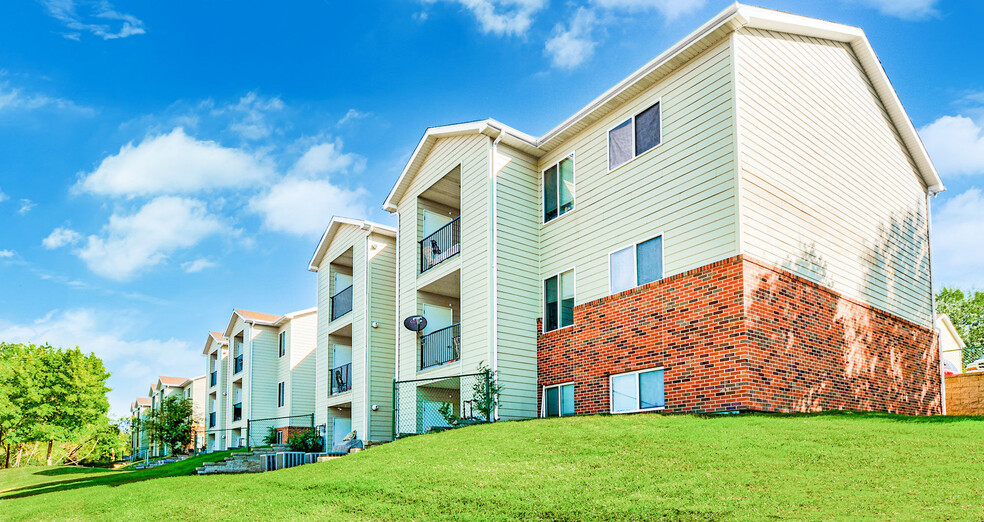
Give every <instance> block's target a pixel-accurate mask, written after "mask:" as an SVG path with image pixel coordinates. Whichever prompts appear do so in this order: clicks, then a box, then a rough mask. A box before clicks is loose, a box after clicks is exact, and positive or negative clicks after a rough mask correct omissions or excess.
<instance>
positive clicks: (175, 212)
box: [0, 0, 984, 415]
mask: <svg viewBox="0 0 984 522" xmlns="http://www.w3.org/2000/svg"><path fill="white" fill-rule="evenodd" d="M727 5H728V2H724V1H715V0H648V1H646V0H581V1H567V2H561V1H556V0H555V1H548V0H511V1H510V0H427V1H412V0H403V1H391V2H388V1H376V2H329V1H321V2H315V1H307V2H277V3H270V2H260V1H237V2H232V1H214V2H181V1H168V2H163V1H150V2H148V1H142V2H132V1H131V2H125V1H122V0H114V1H112V2H110V1H105V0H38V1H34V2H32V1H25V2H4V3H3V4H2V5H0V223H2V225H0V339H3V340H6V341H29V342H44V341H49V342H51V343H53V344H56V345H61V346H75V345H80V346H81V347H82V348H83V349H85V350H87V351H94V352H96V353H97V354H99V355H100V356H101V357H102V358H103V359H104V361H105V362H106V364H107V366H108V367H109V369H110V371H111V372H112V373H113V377H112V378H111V379H110V386H111V387H112V388H113V389H114V391H113V392H112V394H111V397H110V398H111V403H112V410H113V411H112V412H113V413H114V414H116V415H122V414H123V413H124V412H125V411H126V409H127V405H128V403H129V401H131V400H132V399H133V398H134V397H135V396H137V395H144V394H145V393H146V391H147V388H148V387H149V385H150V383H151V382H152V381H153V380H154V379H155V378H156V376H157V375H159V374H165V375H178V376H192V375H199V374H201V373H203V371H204V362H203V360H202V358H201V356H200V351H201V348H202V346H203V344H204V341H205V337H206V334H207V331H208V330H210V329H216V330H222V329H224V327H225V325H226V323H227V321H228V320H229V316H230V313H231V310H232V308H233V307H238V308H246V309H252V310H257V311H261V312H266V313H273V314H282V313H286V312H290V311H294V310H298V309H302V308H306V307H310V306H314V305H315V275H314V274H313V273H310V272H308V271H307V270H306V267H307V262H308V261H309V259H310V256H311V254H312V253H313V250H314V248H315V246H316V243H317V240H318V238H319V237H320V234H321V232H322V231H323V229H324V227H325V225H326V223H327V220H328V218H329V217H330V216H331V215H332V214H339V215H348V216H351V217H361V216H366V217H369V218H371V219H374V220H377V221H380V222H384V223H392V218H391V217H390V216H389V215H388V214H387V213H385V212H384V211H382V210H381V209H380V206H381V204H382V201H383V199H384V198H385V196H386V194H387V193H388V191H389V189H390V188H391V186H392V184H393V183H394V182H395V180H396V178H397V177H398V175H399V173H400V170H401V169H402V167H403V165H404V162H405V161H406V159H407V158H408V157H409V155H410V153H411V152H412V150H413V147H414V146H415V145H416V143H417V140H418V139H419V137H420V135H421V133H422V132H423V130H424V129H425V128H426V127H427V126H431V125H440V124H446V123H455V122H461V121H468V120H475V119H481V118H487V117H492V118H496V119H498V120H500V121H502V122H504V123H507V124H509V125H511V126H513V127H516V128H518V129H520V130H523V131H525V132H527V133H529V134H533V135H540V134H543V133H544V132H546V131H547V130H549V129H551V128H552V127H554V126H555V125H557V124H558V123H560V122H561V121H562V120H563V119H564V118H566V117H567V116H569V115H570V114H572V113H573V112H575V111H576V110H578V109H580V108H581V107H582V106H584V105H585V104H586V103H587V102H589V101H591V100H592V99H593V98H595V97H596V96H598V95H599V94H600V93H602V92H603V91H605V90H606V89H608V88H609V87H610V86H611V85H613V84H614V83H616V82H617V81H619V80H621V79H622V78H624V77H625V76H626V75H628V74H629V73H631V72H632V71H634V70H635V69H637V68H638V67H640V66H641V65H643V64H644V63H646V62H647V61H649V60H650V59H652V58H653V57H655V56H656V55H657V54H659V53H660V52H662V51H663V50H665V49H666V48H667V47H669V46H670V45H672V44H673V43H674V42H676V41H677V40H679V39H680V38H682V37H683V36H685V35H686V34H687V33H689V32H691V31H692V30H694V29H695V28H696V27H697V26H699V25H700V24H701V23H703V22H704V21H706V20H707V19H709V18H710V17H711V16H713V15H714V14H716V13H717V12H719V11H720V10H721V9H723V8H724V7H726V6H727ZM759 5H762V6H763V7H771V8H775V9H780V10H784V11H790V12H793V13H797V14H803V15H808V16H814V17H818V18H824V19H828V20H832V21H836V22H841V23H846V24H850V25H857V26H860V27H862V28H864V30H865V31H866V33H867V34H868V37H869V39H870V40H871V41H872V44H873V46H874V48H875V51H876V52H877V53H878V55H879V57H880V58H881V60H882V63H883V64H884V66H885V69H886V70H887V72H888V75H889V77H890V78H891V79H892V82H893V84H894V85H895V88H896V89H897V90H898V93H899V96H900V98H901V99H902V102H903V104H904V105H905V107H906V109H907V111H908V113H909V115H910V117H911V118H912V120H913V123H914V124H915V126H916V127H917V128H918V129H919V130H920V134H921V135H922V137H923V139H924V141H925V142H926V144H927V147H928V148H929V149H930V153H931V155H932V156H933V159H934V161H935V162H936V165H937V167H938V168H939V170H940V173H941V175H942V176H943V178H944V181H945V183H946V184H947V186H948V188H949V190H948V191H947V192H946V193H945V194H943V195H941V196H940V197H938V198H937V199H936V200H935V201H934V202H933V212H934V225H933V226H934V235H935V238H934V245H935V246H934V248H935V261H936V266H935V278H936V282H937V284H938V285H939V284H948V285H957V286H961V287H965V288H971V287H976V288H984V240H982V239H981V238H982V237H984V234H982V233H981V230H984V213H982V211H981V209H984V195H982V193H981V191H980V190H979V187H984V67H982V65H984V63H982V60H981V58H980V56H981V54H982V51H984V39H982V37H981V36H980V32H979V21H980V19H981V18H982V17H984V7H982V5H981V4H980V3H979V2H971V1H966V2H957V1H948V0H831V1H829V2H816V1H793V0H788V1H783V0H775V1H769V0H763V2H762V3H761V4H759Z"/></svg>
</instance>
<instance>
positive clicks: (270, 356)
mask: <svg viewBox="0 0 984 522" xmlns="http://www.w3.org/2000/svg"><path fill="white" fill-rule="evenodd" d="M247 331H248V330H247ZM252 333H253V338H252V342H250V343H249V345H248V346H247V349H248V350H249V352H248V353H247V355H246V357H245V359H246V360H247V362H246V363H245V364H244V367H243V371H244V372H246V377H245V378H244V386H245V388H247V389H248V390H249V391H248V394H247V400H248V402H247V403H244V404H243V420H245V419H267V418H270V417H276V416H277V382H278V380H277V353H278V350H277V328H275V327H272V326H259V325H253V327H252ZM254 442H255V441H254Z"/></svg>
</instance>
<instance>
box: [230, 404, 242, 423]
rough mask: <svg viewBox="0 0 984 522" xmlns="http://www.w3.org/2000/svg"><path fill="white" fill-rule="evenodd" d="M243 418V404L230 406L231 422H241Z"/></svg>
mask: <svg viewBox="0 0 984 522" xmlns="http://www.w3.org/2000/svg"><path fill="white" fill-rule="evenodd" d="M242 418H243V403H241V402H237V403H236V404H233V405H232V422H236V421H237V420H242Z"/></svg>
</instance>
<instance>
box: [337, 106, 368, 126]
mask: <svg viewBox="0 0 984 522" xmlns="http://www.w3.org/2000/svg"><path fill="white" fill-rule="evenodd" d="M369 116H372V113H371V112H360V111H357V110H355V109H349V110H348V112H346V113H345V116H342V119H340V120H338V123H336V125H345V124H346V123H348V122H351V121H356V120H361V119H362V118H367V117H369Z"/></svg>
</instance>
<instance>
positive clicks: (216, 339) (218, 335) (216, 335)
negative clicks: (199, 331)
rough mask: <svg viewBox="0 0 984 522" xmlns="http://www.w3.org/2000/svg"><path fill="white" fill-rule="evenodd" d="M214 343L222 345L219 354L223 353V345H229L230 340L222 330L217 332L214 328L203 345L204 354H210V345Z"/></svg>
mask: <svg viewBox="0 0 984 522" xmlns="http://www.w3.org/2000/svg"><path fill="white" fill-rule="evenodd" d="M212 343H219V346H220V351H219V355H222V352H221V347H222V346H229V340H228V339H226V337H225V335H222V332H216V331H215V330H212V331H210V332H208V337H207V338H206V339H205V346H204V347H202V355H208V351H209V347H210V346H211V345H212Z"/></svg>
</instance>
